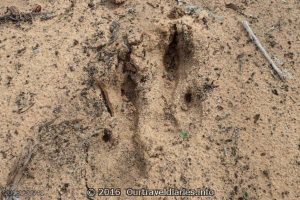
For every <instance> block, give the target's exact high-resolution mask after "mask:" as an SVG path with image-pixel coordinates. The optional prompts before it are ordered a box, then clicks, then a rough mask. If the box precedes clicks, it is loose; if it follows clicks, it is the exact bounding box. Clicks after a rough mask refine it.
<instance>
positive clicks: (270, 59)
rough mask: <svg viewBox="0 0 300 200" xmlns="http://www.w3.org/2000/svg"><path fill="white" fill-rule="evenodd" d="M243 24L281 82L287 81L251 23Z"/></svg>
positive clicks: (243, 22) (245, 22)
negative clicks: (256, 34)
mask: <svg viewBox="0 0 300 200" xmlns="http://www.w3.org/2000/svg"><path fill="white" fill-rule="evenodd" d="M242 24H243V26H244V28H245V30H246V31H247V32H248V34H249V37H250V38H251V40H252V41H253V42H254V43H255V45H256V46H257V47H258V49H259V50H260V51H261V52H262V54H263V55H264V56H265V57H266V59H267V60H268V62H269V63H270V64H271V66H272V69H273V70H274V71H275V72H276V74H277V75H278V76H279V78H280V79H281V80H284V79H285V75H284V73H283V72H282V71H281V69H279V68H278V67H277V65H276V64H275V62H274V61H273V60H272V58H271V56H270V55H269V54H268V52H267V51H266V49H265V48H264V47H263V46H262V44H261V43H260V41H259V39H258V38H257V37H256V36H255V34H254V32H253V31H252V29H251V27H250V25H249V23H248V22H247V21H242Z"/></svg>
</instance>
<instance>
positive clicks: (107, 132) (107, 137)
mask: <svg viewBox="0 0 300 200" xmlns="http://www.w3.org/2000/svg"><path fill="white" fill-rule="evenodd" d="M111 135H112V133H111V131H110V130H108V129H104V134H103V136H102V140H103V141H104V142H109V141H111Z"/></svg>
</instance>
